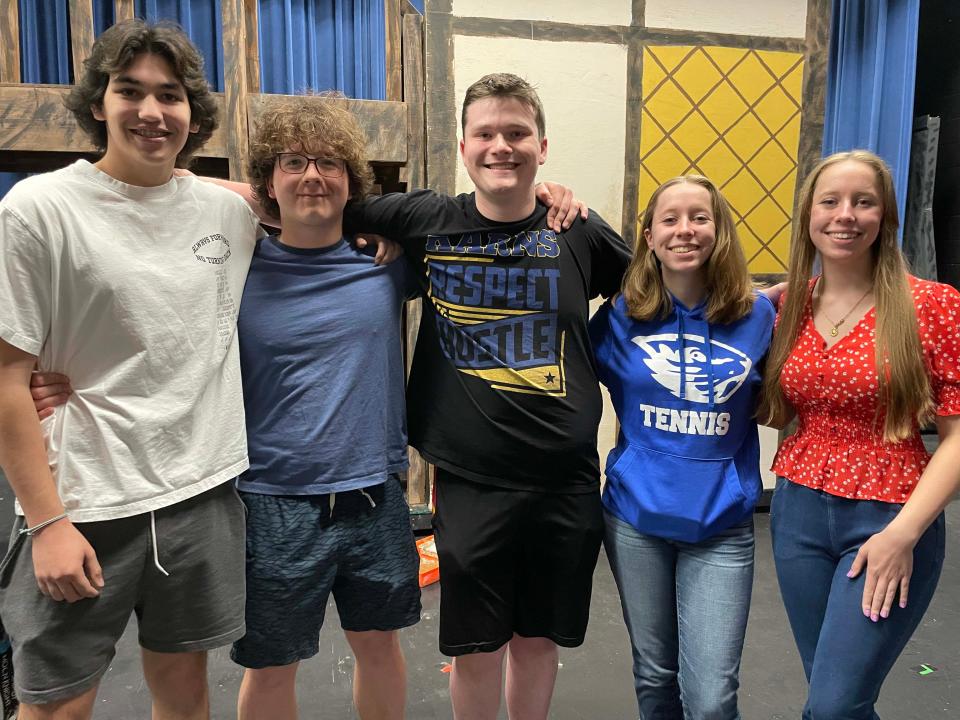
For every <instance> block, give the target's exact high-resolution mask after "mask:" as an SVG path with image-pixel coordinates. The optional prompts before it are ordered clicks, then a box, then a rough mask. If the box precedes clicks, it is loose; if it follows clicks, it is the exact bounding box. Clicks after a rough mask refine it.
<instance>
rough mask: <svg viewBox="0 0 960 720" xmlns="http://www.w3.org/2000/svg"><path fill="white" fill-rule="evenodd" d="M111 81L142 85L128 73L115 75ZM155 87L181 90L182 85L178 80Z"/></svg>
mask: <svg viewBox="0 0 960 720" xmlns="http://www.w3.org/2000/svg"><path fill="white" fill-rule="evenodd" d="M113 82H114V84H117V83H119V84H123V85H136V86H137V87H143V86H144V85H143V83H142V82H140V81H139V80H137V79H136V78H135V77H132V76H130V75H117V77H115V78H114V79H113ZM157 87H158V88H160V89H161V90H183V85H181V84H180V83H179V82H167V83H160V84H159V85H157Z"/></svg>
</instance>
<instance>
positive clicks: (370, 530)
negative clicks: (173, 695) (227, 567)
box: [230, 477, 420, 668]
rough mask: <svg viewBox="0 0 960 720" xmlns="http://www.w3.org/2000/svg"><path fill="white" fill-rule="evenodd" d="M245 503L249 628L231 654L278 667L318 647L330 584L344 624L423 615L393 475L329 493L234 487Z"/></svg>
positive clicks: (399, 622) (379, 623) (406, 620)
mask: <svg viewBox="0 0 960 720" xmlns="http://www.w3.org/2000/svg"><path fill="white" fill-rule="evenodd" d="M240 495H241V497H242V499H243V501H244V502H245V503H246V505H247V510H248V515H247V608H246V620H247V634H246V635H244V637H242V638H241V639H240V640H238V641H237V642H235V643H234V645H233V649H232V650H231V652H230V657H231V658H233V660H234V662H236V663H238V664H240V665H243V666H244V667H248V668H264V667H277V666H280V665H289V664H290V663H293V662H297V661H298V660H305V659H306V658H309V657H313V656H314V655H316V654H317V652H319V649H320V646H319V636H320V628H321V626H322V625H323V616H324V610H325V609H326V606H327V599H328V597H329V595H330V592H331V591H332V592H333V598H334V600H335V601H336V603H337V612H338V613H339V615H340V625H341V627H343V629H344V630H351V631H355V632H363V631H367V630H398V629H400V628H403V627H408V626H410V625H413V624H415V623H416V622H417V621H418V620H419V619H420V586H419V583H418V571H419V566H420V561H419V557H418V555H417V548H416V543H415V541H414V537H413V531H412V529H411V528H410V511H409V508H408V507H407V503H406V501H405V500H404V498H403V490H402V489H401V487H400V482H399V480H398V479H397V478H396V477H391V478H390V479H389V480H388V481H387V482H386V483H384V484H382V485H375V486H372V487H368V488H364V489H363V490H362V491H360V490H352V491H350V492H346V493H336V495H335V496H333V503H332V506H333V507H332V510H333V512H332V514H331V496H330V495H307V496H278V495H259V494H254V493H240Z"/></svg>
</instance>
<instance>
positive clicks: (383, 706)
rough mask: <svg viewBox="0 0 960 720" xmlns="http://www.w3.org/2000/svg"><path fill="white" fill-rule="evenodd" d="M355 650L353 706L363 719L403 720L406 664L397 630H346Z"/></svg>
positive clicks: (405, 702)
mask: <svg viewBox="0 0 960 720" xmlns="http://www.w3.org/2000/svg"><path fill="white" fill-rule="evenodd" d="M343 634H344V635H346V637H347V642H348V643H350V647H351V648H353V655H354V657H355V658H356V661H357V662H356V665H354V668H353V704H354V706H356V708H357V714H358V715H359V716H360V720H403V712H404V709H405V708H406V704H407V665H406V663H405V662H404V659H403V652H401V650H400V638H399V635H398V633H397V631H396V630H392V631H386V632H385V631H381V630H369V631H366V632H352V631H350V630H344V633H343Z"/></svg>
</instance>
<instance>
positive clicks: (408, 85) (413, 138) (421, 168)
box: [400, 13, 427, 190]
mask: <svg viewBox="0 0 960 720" xmlns="http://www.w3.org/2000/svg"><path fill="white" fill-rule="evenodd" d="M403 102H404V105H406V107H407V164H406V165H404V167H403V168H402V169H401V171H400V179H401V180H403V181H404V182H406V183H407V190H412V189H414V188H422V187H426V186H427V177H426V165H427V156H426V138H425V137H424V127H425V125H424V113H425V110H424V77H423V18H422V17H421V16H420V15H418V14H417V13H409V14H407V15H404V16H403Z"/></svg>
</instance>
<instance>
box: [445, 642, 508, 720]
mask: <svg viewBox="0 0 960 720" xmlns="http://www.w3.org/2000/svg"><path fill="white" fill-rule="evenodd" d="M506 651H507V648H506V646H504V647H502V648H500V649H499V650H496V651H494V652H492V653H473V654H472V655H461V656H459V657H457V658H454V660H453V670H452V671H451V673H450V701H451V703H452V704H453V717H454V720H496V717H497V711H498V710H499V709H500V691H501V687H502V686H503V657H504V654H505V653H506Z"/></svg>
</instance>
